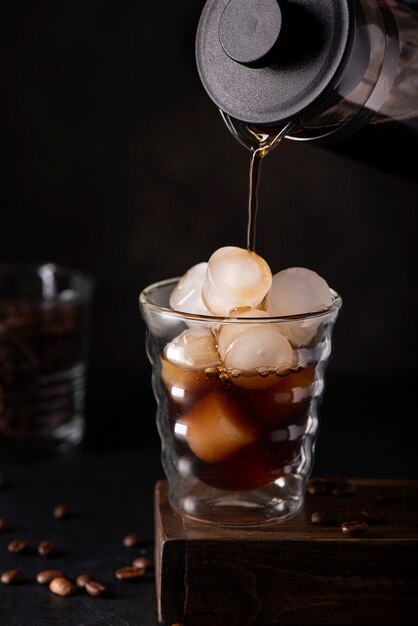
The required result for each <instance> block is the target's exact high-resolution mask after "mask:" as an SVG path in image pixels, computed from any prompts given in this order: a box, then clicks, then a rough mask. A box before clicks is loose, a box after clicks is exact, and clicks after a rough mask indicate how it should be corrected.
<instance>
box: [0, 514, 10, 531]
mask: <svg viewBox="0 0 418 626" xmlns="http://www.w3.org/2000/svg"><path fill="white" fill-rule="evenodd" d="M7 527H8V524H7V520H6V518H5V517H0V532H1V531H2V530H7Z"/></svg>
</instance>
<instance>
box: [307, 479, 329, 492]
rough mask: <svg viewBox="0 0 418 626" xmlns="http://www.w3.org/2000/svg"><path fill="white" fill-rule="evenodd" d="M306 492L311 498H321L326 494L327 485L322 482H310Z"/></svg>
mask: <svg viewBox="0 0 418 626" xmlns="http://www.w3.org/2000/svg"><path fill="white" fill-rule="evenodd" d="M306 490H307V492H308V493H310V494H311V496H323V495H325V494H326V493H328V485H327V484H326V483H324V482H323V481H322V480H310V481H309V483H308V486H307V488H306Z"/></svg>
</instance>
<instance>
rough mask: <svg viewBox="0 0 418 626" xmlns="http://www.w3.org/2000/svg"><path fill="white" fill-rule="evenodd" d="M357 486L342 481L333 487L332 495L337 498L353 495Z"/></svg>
mask: <svg viewBox="0 0 418 626" xmlns="http://www.w3.org/2000/svg"><path fill="white" fill-rule="evenodd" d="M356 491H357V487H356V486H355V485H353V483H349V482H341V483H339V484H338V485H335V486H334V487H333V488H332V489H331V495H332V496H335V497H337V498H341V497H345V496H352V495H354V494H355V493H356Z"/></svg>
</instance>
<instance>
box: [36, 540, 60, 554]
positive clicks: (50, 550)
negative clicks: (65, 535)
mask: <svg viewBox="0 0 418 626" xmlns="http://www.w3.org/2000/svg"><path fill="white" fill-rule="evenodd" d="M56 551H57V546H56V545H55V543H54V542H53V541H48V540H45V541H41V542H40V544H39V545H38V554H40V555H41V556H53V555H54V554H55V553H56Z"/></svg>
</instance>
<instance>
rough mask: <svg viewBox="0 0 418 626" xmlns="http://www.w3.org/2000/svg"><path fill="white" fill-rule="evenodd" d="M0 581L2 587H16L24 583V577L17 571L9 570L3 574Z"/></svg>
mask: <svg viewBox="0 0 418 626" xmlns="http://www.w3.org/2000/svg"><path fill="white" fill-rule="evenodd" d="M0 580H1V582H2V583H3V585H18V584H19V583H21V582H23V581H24V576H23V574H22V572H19V570H18V569H9V570H8V571H7V572H3V574H2V575H1V579H0Z"/></svg>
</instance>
